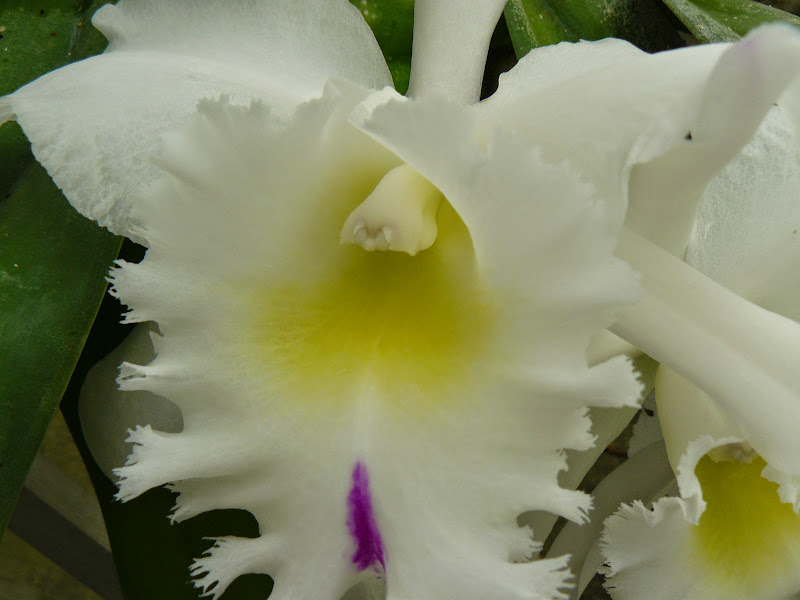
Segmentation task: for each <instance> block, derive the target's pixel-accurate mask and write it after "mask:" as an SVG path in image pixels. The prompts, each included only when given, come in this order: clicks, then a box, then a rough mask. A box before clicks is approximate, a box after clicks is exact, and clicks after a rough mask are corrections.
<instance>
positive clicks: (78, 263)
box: [0, 0, 120, 535]
mask: <svg viewBox="0 0 800 600" xmlns="http://www.w3.org/2000/svg"><path fill="white" fill-rule="evenodd" d="M96 4H97V5H99V4H100V2H98V3H96ZM92 10H94V6H92V7H87V6H86V3H85V2H81V3H75V2H74V1H71V0H70V1H63V0H62V1H56V0H44V1H42V2H36V3H33V2H15V3H14V2H12V3H5V4H4V5H3V8H2V9H0V29H2V31H0V35H2V39H0V94H5V93H8V92H12V91H14V90H15V89H16V88H17V87H19V86H20V85H23V84H25V83H27V82H28V81H30V80H32V79H34V78H36V77H38V76H39V75H41V74H43V73H45V72H47V71H50V70H51V69H53V68H57V67H60V66H62V65H64V64H65V63H67V62H69V61H70V60H71V59H72V58H73V57H74V56H85V55H87V54H89V53H95V52H98V51H100V50H102V48H103V47H104V42H101V41H100V40H98V38H97V36H96V35H94V34H92V33H89V32H88V30H89V29H90V27H89V26H88V21H87V17H88V14H87V13H88V12H90V11H92ZM84 28H85V29H84ZM85 30H86V31H87V33H86V34H84V31H85ZM97 35H99V33H98V34H97ZM119 244H120V240H119V239H118V238H116V237H114V236H113V235H111V234H110V233H108V232H107V231H105V230H103V229H101V228H99V227H98V226H97V225H95V224H94V223H92V222H91V221H89V220H87V219H85V218H84V217H82V216H80V215H78V214H77V213H76V212H75V211H74V210H73V209H72V207H70V206H69V204H68V203H67V201H66V199H65V198H64V197H63V195H62V194H61V192H59V191H58V189H57V188H56V187H55V185H54V184H53V183H52V181H51V180H50V178H49V177H48V175H47V173H45V171H44V169H43V168H42V167H40V166H39V165H38V164H37V163H36V162H35V161H34V160H33V157H32V156H31V154H30V145H29V143H28V141H27V140H26V139H25V136H24V135H23V134H22V132H21V130H20V129H19V127H17V126H16V125H15V124H13V123H9V124H7V125H5V126H4V127H3V128H2V129H0V348H3V361H2V362H1V363H0V535H2V532H3V531H4V530H5V527H6V525H7V523H8V519H9V517H10V515H11V511H12V510H13V507H14V503H15V502H16V499H17V496H18V494H19V491H20V489H21V488H22V485H23V483H24V480H25V477H26V475H27V473H28V469H29V468H30V464H31V462H32V461H33V458H34V457H35V455H36V452H37V450H38V448H39V445H40V443H41V440H42V437H43V435H44V432H45V430H46V428H47V425H48V424H49V422H50V419H51V418H52V416H53V413H54V411H55V410H56V408H57V407H58V403H59V401H60V400H61V396H62V394H63V393H64V389H65V387H66V386H67V383H68V381H69V379H70V375H71V374H72V370H73V368H74V367H75V363H76V361H77V360H78V356H79V355H80V352H81V349H82V347H83V343H84V341H85V339H86V335H87V334H88V331H89V328H90V327H91V324H92V321H93V319H94V316H95V313H96V311H97V307H98V306H99V304H100V300H101V299H102V296H103V293H104V291H105V288H106V282H105V275H106V273H107V271H108V268H109V266H110V265H111V262H112V261H113V260H114V258H115V257H116V253H117V251H118V250H119Z"/></svg>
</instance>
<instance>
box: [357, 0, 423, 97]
mask: <svg viewBox="0 0 800 600" xmlns="http://www.w3.org/2000/svg"><path fill="white" fill-rule="evenodd" d="M350 2H351V3H352V4H353V5H355V6H356V8H358V10H360V11H361V14H362V15H363V16H364V20H365V21H366V22H367V24H368V25H369V26H370V28H371V29H372V33H374V34H375V39H377V40H378V44H379V45H380V47H381V51H382V52H383V55H384V56H385V57H386V62H387V63H388V64H389V70H390V71H391V72H392V79H393V80H394V87H395V89H396V90H397V91H398V92H400V93H401V94H405V93H406V90H408V75H409V73H410V71H411V39H412V36H413V33H414V0H350Z"/></svg>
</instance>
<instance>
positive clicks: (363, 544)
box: [347, 461, 386, 571]
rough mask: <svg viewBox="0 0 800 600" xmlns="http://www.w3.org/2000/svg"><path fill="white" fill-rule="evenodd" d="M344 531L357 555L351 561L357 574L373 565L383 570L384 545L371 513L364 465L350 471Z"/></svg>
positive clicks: (367, 478)
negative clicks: (351, 476)
mask: <svg viewBox="0 0 800 600" xmlns="http://www.w3.org/2000/svg"><path fill="white" fill-rule="evenodd" d="M347 508H348V514H347V527H348V528H349V529H350V535H351V536H353V540H354V541H355V543H356V551H355V552H353V556H351V557H350V560H352V561H353V564H354V565H356V566H357V567H358V570H359V571H363V570H364V569H366V568H368V567H370V566H371V565H373V564H375V563H376V562H378V563H380V565H381V566H382V567H383V568H384V569H385V568H386V563H385V562H384V559H383V543H382V542H381V532H380V531H379V530H378V523H377V522H376V521H375V513H374V512H373V511H372V496H371V494H370V491H369V475H368V474H367V467H366V465H365V464H364V463H363V462H361V461H357V462H356V466H355V467H354V468H353V486H352V487H351V488H350V493H349V494H348V495H347Z"/></svg>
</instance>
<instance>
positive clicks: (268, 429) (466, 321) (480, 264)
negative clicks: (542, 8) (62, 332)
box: [0, 0, 639, 600]
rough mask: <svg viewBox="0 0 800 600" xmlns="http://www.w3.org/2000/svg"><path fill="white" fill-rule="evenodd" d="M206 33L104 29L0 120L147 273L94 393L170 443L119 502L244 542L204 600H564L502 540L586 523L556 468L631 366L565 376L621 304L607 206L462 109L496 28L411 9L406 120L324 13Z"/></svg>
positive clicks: (345, 17) (630, 277)
mask: <svg viewBox="0 0 800 600" xmlns="http://www.w3.org/2000/svg"><path fill="white" fill-rule="evenodd" d="M456 8H458V10H455V9H456ZM225 9H226V10H225V11H223V8H222V5H220V4H219V3H195V2H191V3H189V2H176V3H171V4H168V5H163V4H162V3H161V2H156V1H144V0H140V1H134V0H123V2H120V4H118V5H117V6H116V7H105V8H103V9H102V10H101V11H100V12H99V13H98V15H97V17H96V20H95V21H96V23H97V25H98V26H99V27H100V28H101V29H102V30H103V31H104V32H105V33H106V34H107V35H108V36H109V38H110V47H109V50H108V51H107V52H106V53H105V54H104V55H102V56H100V57H98V58H94V59H89V60H87V61H85V62H82V63H79V64H76V65H73V66H70V67H67V68H65V69H63V70H61V71H57V72H55V73H53V74H50V75H48V76H46V77H44V78H42V79H40V80H38V81H36V82H34V83H32V84H30V85H29V86H27V87H25V88H23V89H22V90H20V91H18V92H16V93H15V94H12V95H11V96H9V97H6V98H3V99H2V100H0V114H2V115H3V116H4V117H5V118H9V117H12V116H13V117H15V118H16V119H17V120H18V121H19V122H20V124H21V125H22V127H23V129H24V130H25V131H26V132H27V133H28V135H29V136H30V138H31V140H32V143H33V148H34V152H35V153H36V155H37V157H38V158H39V160H40V161H41V162H42V163H43V164H44V165H45V166H46V167H47V168H48V170H49V171H50V172H51V174H52V175H53V177H54V179H55V181H56V182H57V183H58V184H59V185H60V186H61V187H62V188H63V189H64V191H65V192H66V195H67V196H68V198H70V199H71V201H72V203H73V204H74V205H75V206H76V208H78V209H79V210H80V211H81V212H83V213H84V214H86V215H87V216H90V217H92V218H95V219H96V220H98V222H101V223H103V224H105V225H107V226H109V227H110V228H112V229H113V230H115V231H117V232H119V233H123V234H125V235H128V236H130V237H132V238H134V239H136V240H139V241H142V242H144V243H145V244H146V245H147V246H148V247H149V250H148V253H147V256H146V258H145V259H144V261H143V262H142V263H140V264H138V265H133V264H121V265H120V267H119V269H118V270H116V271H115V272H114V274H113V280H114V292H115V293H116V294H117V295H119V297H120V298H121V299H122V300H123V301H124V302H125V303H126V304H128V305H129V306H130V307H131V309H132V312H131V313H130V314H129V316H128V320H129V321H132V322H136V321H146V322H151V321H152V322H156V323H157V324H158V328H159V331H160V335H159V336H155V337H154V338H153V348H152V349H148V348H146V347H143V346H142V345H141V344H138V345H137V343H136V340H132V341H131V345H132V346H133V347H134V348H133V351H132V353H127V351H126V349H122V350H121V353H122V354H123V357H122V358H126V359H128V360H127V362H126V363H124V365H123V368H122V375H121V377H120V384H121V387H122V389H123V390H128V391H129V392H130V391H132V392H133V395H134V396H136V395H138V394H146V395H147V396H146V397H147V399H148V401H151V402H150V405H149V408H148V409H147V410H152V409H153V407H152V404H153V403H155V404H156V405H157V406H158V397H159V396H160V397H163V398H166V399H168V400H169V401H171V402H172V403H174V404H175V405H177V407H178V408H179V409H180V412H181V419H180V420H178V419H175V415H174V411H172V412H170V411H169V410H166V411H165V412H164V415H163V416H164V419H166V420H167V421H170V422H171V423H172V424H171V425H170V426H167V427H164V429H168V430H170V431H171V432H167V431H164V430H155V429H153V428H152V427H151V426H150V425H145V424H144V423H142V425H144V426H143V427H138V428H137V429H136V430H135V431H134V432H133V433H132V434H131V437H130V441H132V442H133V443H134V449H133V454H132V455H131V457H130V459H129V461H128V464H127V465H126V466H124V467H122V468H120V469H118V470H117V473H118V474H119V476H120V477H121V483H120V488H121V489H120V497H121V498H122V499H127V498H131V497H134V496H136V495H138V494H140V493H142V492H144V491H145V490H147V489H149V488H151V487H154V486H159V485H163V484H167V483H168V484H170V485H171V488H172V489H173V490H175V491H176V492H178V494H179V496H178V500H177V504H176V509H175V513H174V515H173V518H174V519H176V520H180V519H185V518H188V517H190V516H192V515H195V514H197V513H200V512H203V511H206V510H211V509H214V508H226V507H236V508H242V509H246V510H249V511H250V512H251V513H252V514H253V515H255V517H256V519H257V520H258V522H259V525H260V529H261V535H260V537H258V538H255V539H246V538H236V537H227V538H223V539H220V540H218V541H217V544H216V546H215V547H214V548H213V549H212V550H211V551H210V553H209V554H208V555H207V556H204V557H202V558H200V559H198V561H197V562H196V564H195V566H194V569H193V572H194V574H195V575H196V576H197V580H196V582H197V585H198V586H199V587H201V588H202V589H203V591H204V593H206V594H207V595H211V596H213V597H218V596H219V595H220V594H222V593H223V592H224V590H225V589H226V587H227V586H228V584H229V583H230V582H231V581H232V580H233V579H234V578H236V577H237V576H238V575H240V574H243V573H251V572H263V573H268V574H270V575H271V576H272V577H273V578H274V580H275V588H274V591H273V593H272V594H273V596H272V597H274V598H276V599H278V600H279V599H281V598H287V599H288V598H309V597H313V598H319V599H324V598H330V599H334V600H335V599H338V598H340V597H341V596H342V595H343V594H345V592H346V591H347V590H348V589H349V588H351V587H352V586H353V585H355V584H356V583H358V582H359V581H360V580H362V579H364V578H365V577H372V576H374V574H378V575H379V576H381V577H383V578H384V579H385V586H386V595H387V598H393V599H397V600H400V599H411V598H414V599H415V600H416V599H421V598H430V599H432V600H433V599H436V598H444V597H459V598H463V599H465V600H469V599H471V598H473V599H475V600H477V599H483V598H486V597H494V598H505V599H508V600H514V599H523V598H542V599H549V598H562V597H564V594H565V590H566V589H567V588H568V578H569V573H568V572H567V571H566V570H565V569H564V564H565V560H566V559H565V558H559V559H553V560H543V561H535V562H525V561H527V560H528V559H530V558H531V557H532V555H533V553H535V552H536V551H538V549H539V546H538V545H537V543H535V542H534V541H533V539H532V536H531V532H530V530H529V529H528V528H527V527H520V526H519V525H518V524H517V522H516V517H517V515H518V514H520V513H521V512H523V511H526V510H533V509H537V510H546V511H551V512H554V513H557V514H561V515H564V516H566V517H568V518H570V519H574V520H582V519H583V518H585V514H586V512H587V511H588V509H589V505H588V502H587V499H586V496H585V495H583V494H581V493H578V492H574V491H568V490H563V489H561V488H560V487H559V485H558V482H557V475H558V472H559V471H560V470H561V469H562V468H563V466H564V458H563V455H562V449H563V448H578V449H581V448H586V447H588V446H589V445H590V444H591V442H592V438H591V435H590V433H589V423H588V420H587V419H586V416H585V413H586V407H587V406H589V405H599V406H603V405H611V406H617V405H624V404H632V403H635V402H636V401H637V397H638V392H639V385H638V384H637V382H636V381H635V379H634V378H633V376H632V373H631V370H630V365H629V363H628V361H627V360H625V359H623V358H619V359H612V360H610V361H608V362H605V363H603V364H601V365H598V366H596V367H594V368H589V367H588V365H587V361H586V357H585V354H586V347H587V345H588V343H589V339H590V338H591V337H592V336H593V335H595V334H596V333H597V332H598V331H601V330H603V329H604V328H605V327H607V326H608V325H609V324H610V323H611V321H612V320H613V315H614V312H615V310H616V309H617V308H618V307H619V306H620V305H621V304H624V303H627V302H630V301H632V300H633V299H634V298H635V297H636V294H637V293H638V285H637V280H636V276H635V274H634V273H633V272H632V270H630V269H629V268H628V267H627V265H625V264H624V262H622V261H621V260H619V259H617V258H615V257H614V255H613V252H614V248H615V246H616V239H617V231H618V228H619V214H620V210H619V208H618V207H617V206H613V207H612V208H613V210H611V209H609V202H610V201H611V200H614V201H615V202H616V201H617V199H616V198H613V199H607V198H605V195H606V192H607V190H598V189H596V187H595V186H594V185H592V183H591V181H590V179H588V175H587V178H585V177H584V176H583V175H582V174H581V171H580V169H579V168H578V167H577V166H574V165H572V164H571V163H569V162H565V161H563V160H557V161H556V160H552V159H548V158H545V157H544V151H543V149H542V148H540V147H539V146H538V144H532V143H531V142H530V141H528V140H526V139H517V138H515V137H514V136H513V135H512V134H511V133H510V132H506V131H504V130H503V128H502V127H501V126H500V125H497V126H495V125H494V124H492V123H491V121H489V120H487V119H485V118H484V117H483V116H482V114H481V113H480V112H479V111H477V110H475V109H474V108H473V107H471V106H469V105H470V103H472V102H474V101H476V100H477V90H478V88H479V83H480V80H481V72H482V69H483V61H484V59H485V55H486V48H487V47H488V41H489V37H490V34H491V31H492V29H493V27H494V24H495V22H496V20H497V17H498V16H499V13H500V11H501V9H502V2H483V1H482V2H472V3H441V2H424V1H420V2H418V3H417V20H416V22H417V25H416V33H415V42H414V43H415V54H414V59H413V71H414V72H413V74H412V76H411V88H410V89H411V91H412V95H413V96H414V99H412V100H408V99H405V98H403V97H401V96H399V95H398V94H397V93H396V92H394V91H393V90H392V89H391V88H387V87H385V86H387V85H389V84H390V80H389V78H388V71H387V69H386V66H385V64H384V62H383V59H382V58H381V56H380V53H379V50H378V47H377V45H376V43H375V41H374V39H373V38H372V35H371V33H370V32H369V30H368V28H367V27H366V25H365V24H364V22H363V21H362V19H361V16H360V15H359V14H358V12H357V11H356V10H355V9H354V8H353V7H352V6H350V5H349V4H348V3H346V2H344V1H341V2H331V1H330V0H324V1H323V0H303V1H293V2H277V1H274V2H267V1H262V2H253V3H247V4H243V5H236V6H235V7H232V6H230V5H227V6H226V7H225ZM456 14H457V15H458V18H456V19H454V18H453V16H454V15H456ZM442 48H446V49H448V52H447V53H446V54H444V55H443V53H442V52H441V49H442ZM294 78H297V81H295V79H294ZM375 88H384V89H383V90H379V91H375ZM222 95H224V96H226V98H224V99H220V97H221V96H222ZM206 96H210V97H211V99H210V100H202V98H204V97H206ZM198 100H201V102H200V104H199V108H197V109H196V108H195V106H196V105H197V101H198ZM65 115H66V116H65ZM545 124H546V122H545V121H544V120H543V121H542V126H544V125H545ZM171 128H174V129H173V131H172V132H171V133H169V134H168V135H166V136H165V137H164V141H163V144H162V147H161V149H160V150H159V151H158V152H157V159H156V161H155V163H150V162H148V160H147V157H148V156H149V155H150V154H151V153H155V151H156V148H157V146H158V138H159V136H160V135H161V133H163V130H165V129H171ZM635 135H636V130H635V129H634V128H631V130H630V131H628V138H630V139H628V141H627V143H628V144H630V143H633V138H634V137H635ZM549 137H551V138H552V137H554V135H553V134H552V133H550V135H549ZM623 139H626V138H624V137H623ZM545 142H546V139H545V138H543V143H545ZM625 152H627V149H626V148H625V146H624V144H622V145H620V148H619V150H615V154H624V153H625ZM615 159H618V160H622V159H621V158H620V157H619V156H615ZM604 176H605V177H606V179H605V184H606V185H607V186H609V187H610V188H619V187H621V183H617V184H615V183H614V180H615V179H619V180H620V181H621V178H622V176H621V174H620V175H614V174H613V173H610V174H607V175H604ZM368 250H383V251H378V252H368ZM140 339H141V338H140ZM143 339H144V341H145V344H144V346H146V342H147V336H146V335H145V336H144V338H143ZM148 350H150V352H154V353H155V358H154V359H153V360H152V361H150V362H149V363H147V364H134V362H132V361H135V360H136V358H137V357H136V355H137V353H138V352H140V351H142V352H144V353H145V354H146V353H147V351H148ZM139 358H140V359H141V357H139ZM144 360H145V361H146V360H147V359H146V358H145V359H144ZM87 396H91V393H88V392H87ZM84 409H86V406H84ZM84 412H85V410H84ZM91 412H92V411H91V410H89V413H90V415H91ZM158 422H159V423H164V421H160V420H159V421H158ZM181 427H182V429H181V430H180V431H179V432H176V431H175V430H176V429H178V428H181ZM90 435H91V434H90V433H88V432H87V436H90Z"/></svg>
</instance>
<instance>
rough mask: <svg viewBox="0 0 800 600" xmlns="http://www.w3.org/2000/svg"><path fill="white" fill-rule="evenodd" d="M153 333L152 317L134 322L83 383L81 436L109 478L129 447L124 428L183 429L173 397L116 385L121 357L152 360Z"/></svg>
mask: <svg viewBox="0 0 800 600" xmlns="http://www.w3.org/2000/svg"><path fill="white" fill-rule="evenodd" d="M152 335H158V332H157V328H156V327H155V326H154V325H153V324H152V323H145V324H142V325H139V326H137V327H136V328H135V329H134V330H133V332H132V333H131V334H130V335H128V337H127V338H126V339H125V341H124V342H122V344H120V345H119V347H118V348H116V349H115V350H114V351H113V352H112V353H111V354H109V355H108V356H106V357H105V358H104V359H103V360H101V361H100V362H98V363H97V364H96V365H95V366H94V367H92V369H91V370H90V371H89V373H88V375H87V376H86V380H85V381H84V383H83V387H82V388H81V393H80V399H79V403H78V414H79V415H80V420H81V428H82V429H83V436H84V439H85V440H86V444H87V446H89V451H90V452H91V453H92V458H94V460H95V462H96V463H97V465H98V466H99V467H100V470H101V471H103V473H105V475H106V476H107V477H108V478H109V479H112V480H113V479H115V477H114V475H113V473H112V471H113V469H114V468H115V467H118V466H120V465H121V464H123V463H124V462H125V458H126V457H127V456H128V454H130V451H131V449H130V444H127V443H126V442H125V438H126V437H127V433H126V432H128V431H130V430H132V429H134V428H135V427H136V426H142V425H151V426H152V427H155V428H156V429H158V430H159V431H166V432H178V431H180V430H181V429H183V418H182V417H181V411H180V409H179V408H178V407H177V406H176V405H175V404H173V403H172V402H170V401H169V400H167V399H166V398H164V397H162V396H158V395H156V394H153V393H151V392H148V391H137V392H123V391H121V390H120V389H119V386H118V385H117V374H118V373H119V371H120V363H121V362H123V361H132V362H134V363H142V362H149V361H151V360H153V358H154V354H153V342H152V340H151V336H152ZM124 373H125V365H124V364H123V376H124Z"/></svg>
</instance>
